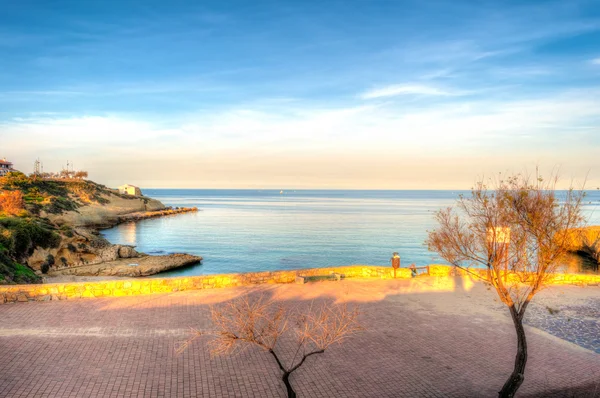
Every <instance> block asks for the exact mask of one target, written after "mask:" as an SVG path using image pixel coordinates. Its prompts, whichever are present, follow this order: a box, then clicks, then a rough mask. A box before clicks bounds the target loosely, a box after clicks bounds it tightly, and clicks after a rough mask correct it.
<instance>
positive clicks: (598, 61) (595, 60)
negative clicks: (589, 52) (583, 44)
mask: <svg viewBox="0 0 600 398" xmlns="http://www.w3.org/2000/svg"><path fill="white" fill-rule="evenodd" d="M590 62H591V63H592V64H594V65H600V57H598V58H594V59H592V60H591V61H590Z"/></svg>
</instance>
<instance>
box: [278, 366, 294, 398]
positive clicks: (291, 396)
mask: <svg viewBox="0 0 600 398" xmlns="http://www.w3.org/2000/svg"><path fill="white" fill-rule="evenodd" d="M281 380H283V383H284V384H285V388H286V390H287V396H288V398H296V392H295V391H294V389H293V388H292V385H291V384H290V372H285V373H284V374H283V377H282V378H281Z"/></svg>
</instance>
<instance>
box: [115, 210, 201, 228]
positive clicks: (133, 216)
mask: <svg viewBox="0 0 600 398" xmlns="http://www.w3.org/2000/svg"><path fill="white" fill-rule="evenodd" d="M197 211H198V208H197V207H175V208H173V207H168V208H166V209H162V210H155V211H140V212H135V213H129V214H125V215H122V216H119V217H118V218H117V223H118V224H121V223H124V222H128V221H141V220H146V219H148V218H156V217H165V216H170V215H175V214H182V213H195V212H197Z"/></svg>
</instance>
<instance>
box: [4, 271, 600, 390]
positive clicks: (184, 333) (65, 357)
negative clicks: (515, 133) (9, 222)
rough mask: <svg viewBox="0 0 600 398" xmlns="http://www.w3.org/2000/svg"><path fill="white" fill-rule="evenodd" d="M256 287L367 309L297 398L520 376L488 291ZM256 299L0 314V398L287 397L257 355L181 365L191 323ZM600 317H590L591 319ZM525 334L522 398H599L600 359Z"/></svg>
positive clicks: (195, 354)
mask: <svg viewBox="0 0 600 398" xmlns="http://www.w3.org/2000/svg"><path fill="white" fill-rule="evenodd" d="M259 289H262V290H265V291H266V292H267V294H272V295H274V296H275V297H276V298H277V299H278V300H281V301H284V302H288V303H289V304H290V305H305V304H306V303H309V302H310V301H311V300H313V299H316V300H329V301H337V302H340V301H347V302H350V303H356V304H359V305H360V307H361V310H362V316H361V321H362V323H363V325H364V326H365V327H366V330H365V331H364V332H362V333H360V334H358V335H356V336H354V337H352V338H350V339H349V340H347V341H346V342H345V343H344V344H342V345H339V346H333V347H330V348H329V350H328V351H327V352H326V353H325V354H323V355H321V356H316V357H311V358H310V359H309V360H308V361H307V363H306V364H305V366H303V367H302V368H300V370H298V371H297V372H296V373H294V375H293V376H292V384H293V385H294V387H295V389H296V391H297V392H298V395H299V396H300V397H494V396H496V392H497V391H498V390H499V389H500V387H501V386H502V384H503V382H504V380H505V379H506V377H507V376H508V375H509V374H510V371H511V370H512V366H513V362H514V353H515V348H516V338H515V334H514V330H513V326H512V324H511V323H510V319H509V318H508V316H507V315H506V310H505V309H504V307H503V306H502V305H501V304H499V303H498V301H497V300H496V301H495V300H494V298H495V293H494V292H493V291H488V290H486V288H485V287H484V286H483V285H480V284H475V285H473V286H466V285H464V283H462V282H460V283H454V284H450V285H447V286H442V285H439V284H433V282H431V280H429V279H426V278H425V279H418V280H398V281H393V280H392V281H379V280H370V281H366V280H364V281H358V280H347V281H341V282H320V283H312V284H306V285H269V286H263V287H260V288H259ZM558 289H560V294H563V297H569V294H570V293H573V294H574V295H578V297H579V298H580V299H581V302H585V300H596V299H598V298H599V297H600V288H597V287H596V288H577V287H561V288H552V289H550V291H549V292H548V293H546V292H544V293H543V294H547V295H548V297H550V296H552V295H555V296H556V295H557V294H558V293H559V291H558ZM249 290H251V289H250V288H228V289H214V290H204V291H187V292H179V293H172V294H161V295H152V296H137V297H123V298H101V299H79V300H70V301H58V302H56V301H50V302H30V303H16V304H6V305H0V397H69V398H70V397H82V398H92V397H284V396H285V389H284V387H283V385H282V384H281V383H280V379H279V371H278V369H277V367H276V365H275V364H274V363H273V360H272V358H271V357H270V356H269V355H268V354H267V353H265V352H264V351H261V350H260V349H255V348H251V349H248V350H245V351H243V352H242V353H240V354H237V355H235V356H227V357H217V358H212V359H211V358H210V355H209V353H208V351H207V349H206V344H205V343H206V341H207V340H206V338H202V339H199V340H197V342H196V343H195V345H193V346H192V347H191V348H190V349H189V350H188V351H186V352H185V353H184V354H182V355H175V347H176V346H177V343H178V342H180V341H182V340H184V339H186V338H187V337H188V328H189V327H190V326H193V327H197V328H200V329H209V328H210V318H209V305H211V304H218V303H220V302H223V301H226V300H229V299H231V298H233V297H236V296H239V295H241V294H244V293H246V292H248V291H249ZM542 299H543V297H542ZM542 302H543V301H542ZM540 308H541V307H540ZM569 311H571V312H570V313H569V314H571V315H572V314H573V312H572V309H570V310H569ZM567 312H568V311H567V310H565V313H567ZM541 314H543V312H540V313H538V312H537V311H536V317H535V319H534V318H532V320H531V321H532V322H531V323H533V324H535V323H536V322H537V323H538V324H539V323H540V322H542V321H540V319H542V318H540V317H542V315H541ZM595 316H598V313H597V312H590V313H586V314H585V317H586V322H588V323H589V321H590V319H591V320H593V317H595ZM596 321H597V319H596ZM569 322H571V321H569ZM586 325H587V323H586ZM586 327H587V326H586ZM586 330H587V329H586ZM526 332H527V337H528V344H529V362H528V364H527V371H526V375H525V382H524V384H523V386H522V387H521V390H520V394H519V396H521V397H546V396H550V397H552V396H556V397H594V396H600V382H599V381H600V355H599V354H596V353H594V352H593V351H592V350H587V349H584V348H582V347H579V346H577V345H575V344H572V343H569V342H567V341H565V340H563V339H559V338H558V337H555V336H551V335H550V334H547V333H545V332H543V331H540V330H539V329H536V328H533V327H527V330H526ZM594 394H595V395H594Z"/></svg>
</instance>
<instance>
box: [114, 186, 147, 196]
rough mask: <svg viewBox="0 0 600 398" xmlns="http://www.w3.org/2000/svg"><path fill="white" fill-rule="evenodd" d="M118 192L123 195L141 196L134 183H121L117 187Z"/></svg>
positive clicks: (140, 191)
mask: <svg viewBox="0 0 600 398" xmlns="http://www.w3.org/2000/svg"><path fill="white" fill-rule="evenodd" d="M119 193H121V194H123V195H132V196H142V190H141V189H139V188H138V187H136V186H135V185H129V184H125V185H121V186H120V187H119Z"/></svg>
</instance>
